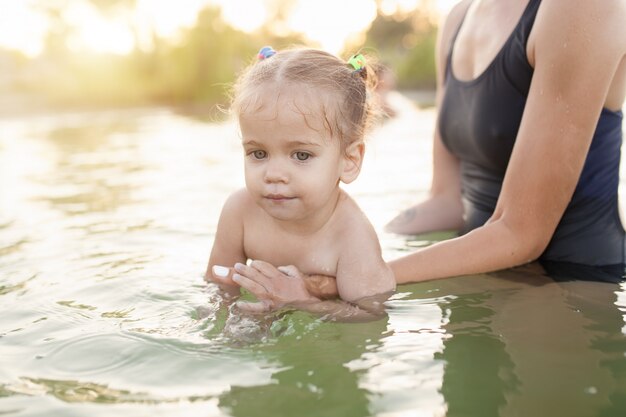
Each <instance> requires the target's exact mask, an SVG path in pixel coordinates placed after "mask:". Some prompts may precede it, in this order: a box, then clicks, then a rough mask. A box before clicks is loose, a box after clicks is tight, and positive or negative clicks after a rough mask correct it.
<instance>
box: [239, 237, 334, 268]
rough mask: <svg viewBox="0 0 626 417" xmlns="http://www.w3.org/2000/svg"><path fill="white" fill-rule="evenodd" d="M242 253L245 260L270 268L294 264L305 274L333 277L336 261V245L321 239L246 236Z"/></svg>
mask: <svg viewBox="0 0 626 417" xmlns="http://www.w3.org/2000/svg"><path fill="white" fill-rule="evenodd" d="M244 251H245V254H246V256H247V257H248V258H249V259H254V260H261V261H265V262H269V263H271V264H272V265H274V266H286V265H295V266H296V267H297V268H298V269H299V270H300V271H301V272H303V273H306V274H320V275H329V276H336V275H337V263H338V260H339V257H338V254H339V251H338V250H337V247H336V245H335V244H334V243H333V242H330V241H327V240H325V239H314V238H310V239H306V238H305V239H301V238H293V237H286V236H267V235H262V234H259V233H248V234H246V237H245V238H244Z"/></svg>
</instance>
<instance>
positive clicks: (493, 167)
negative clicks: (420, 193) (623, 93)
mask: <svg viewBox="0 0 626 417" xmlns="http://www.w3.org/2000/svg"><path fill="white" fill-rule="evenodd" d="M540 3H541V0H530V1H529V3H528V5H527V6H526V9H525V10H524V13H523V15H522V17H521V18H520V21H519V22H518V24H517V26H516V27H515V29H514V31H513V33H512V34H511V35H510V37H509V38H508V40H507V41H506V43H505V44H504V46H503V47H502V49H501V50H500V52H499V53H498V55H496V57H495V59H494V60H493V62H491V64H490V65H489V66H488V67H487V69H486V70H485V71H484V72H483V73H482V74H481V75H479V76H478V77H477V78H476V79H474V80H471V81H460V80H458V79H456V78H455V76H454V74H453V73H452V61H451V57H452V51H453V48H454V43H455V41H456V37H457V35H458V31H459V29H460V26H461V25H462V23H461V25H459V29H457V32H456V34H455V36H454V39H453V40H452V44H451V45H452V46H451V47H450V51H449V53H448V57H447V70H446V78H445V87H446V88H445V94H444V97H443V102H442V106H441V112H440V115H439V130H440V133H441V137H442V140H443V143H444V144H445V146H446V147H447V148H448V150H449V151H450V152H452V153H453V154H454V155H455V156H457V157H458V158H459V160H460V164H461V166H460V167H461V186H462V198H463V205H464V209H465V213H464V219H465V230H464V231H465V232H467V231H470V230H472V229H474V228H476V227H479V226H481V225H483V224H484V223H485V222H486V221H487V220H488V219H489V217H490V216H491V215H492V213H493V211H494V209H495V206H496V201H497V199H498V196H499V195H500V189H501V187H502V181H503V179H504V174H505V171H506V168H507V165H508V162H509V158H510V156H511V151H512V149H513V144H514V143H515V138H516V136H517V131H518V129H519V126H520V122H521V119H522V113H523V112H524V106H525V105H526V98H527V96H528V91H529V88H530V82H531V80H532V77H533V68H532V67H531V65H530V63H529V62H528V58H527V56H526V44H527V41H528V36H529V34H530V31H531V29H532V26H533V23H534V21H535V16H536V14H537V9H538V8H539V5H540ZM622 119H623V115H622V112H620V111H618V112H614V111H610V110H607V109H603V110H602V113H601V115H600V118H599V120H598V124H597V127H596V130H595V132H594V135H593V140H592V142H591V148H590V149H589V153H588V155H587V159H586V161H585V165H584V168H583V170H582V174H581V176H580V179H579V181H578V184H577V186H576V190H575V191H574V195H573V196H572V199H571V201H570V203H569V204H568V206H567V208H566V210H565V213H564V214H563V217H562V219H561V221H560V222H559V224H558V226H557V229H556V231H555V233H554V236H553V237H552V240H551V241H550V244H549V245H548V247H547V249H546V250H545V252H544V253H543V254H542V255H541V258H540V259H542V260H548V261H560V262H571V263H577V264H584V265H616V264H623V263H624V228H623V226H622V223H621V221H620V219H619V214H618V202H617V190H618V185H619V162H620V147H621V144H622Z"/></svg>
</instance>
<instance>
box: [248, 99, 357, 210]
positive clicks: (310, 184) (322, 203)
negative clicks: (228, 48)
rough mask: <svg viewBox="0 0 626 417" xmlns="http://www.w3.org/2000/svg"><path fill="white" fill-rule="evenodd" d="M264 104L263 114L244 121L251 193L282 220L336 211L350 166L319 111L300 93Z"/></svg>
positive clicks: (251, 113) (257, 112)
mask: <svg viewBox="0 0 626 417" xmlns="http://www.w3.org/2000/svg"><path fill="white" fill-rule="evenodd" d="M262 101H263V103H262V104H263V105H262V107H261V109H260V110H259V111H256V112H249V113H247V114H244V115H241V116H240V117H239V123H240V127H241V134H242V144H243V148H244V153H245V178H246V187H247V188H248V191H249V192H250V193H251V194H252V196H253V198H254V199H255V200H256V202H257V204H258V205H259V206H261V207H262V208H263V209H264V210H265V212H267V213H268V214H269V215H270V216H272V217H273V218H275V219H279V220H287V221H306V220H307V219H311V218H314V216H318V215H319V214H320V213H323V212H325V211H327V210H329V209H330V210H331V211H332V209H333V208H334V204H335V203H336V198H337V195H338V194H337V193H338V192H339V187H338V184H339V181H340V179H341V174H342V172H343V167H344V162H345V161H344V157H343V153H342V151H341V147H340V142H339V139H338V138H335V137H331V136H330V135H329V133H328V131H327V130H326V129H325V128H324V126H323V124H322V120H321V117H320V115H319V114H317V113H319V110H317V109H319V108H320V106H317V105H313V106H312V105H311V102H310V99H309V98H307V97H306V95H301V94H298V91H297V89H296V90H295V91H294V90H293V89H292V90H290V91H286V92H285V91H283V92H282V93H281V95H280V97H279V98H278V100H277V99H276V97H274V96H272V97H270V98H268V99H263V100H262ZM305 115H306V116H305ZM331 206H332V207H331Z"/></svg>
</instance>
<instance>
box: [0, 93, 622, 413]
mask: <svg viewBox="0 0 626 417" xmlns="http://www.w3.org/2000/svg"><path fill="white" fill-rule="evenodd" d="M395 100H396V101H397V102H396V103H395V104H396V105H397V106H398V108H399V110H400V111H399V112H398V113H399V115H398V117H397V118H395V119H392V120H389V121H387V122H386V124H385V125H384V126H383V127H382V128H381V129H379V131H378V132H376V133H375V135H374V137H373V138H372V139H371V141H370V143H369V147H368V153H367V156H366V161H365V166H364V170H363V173H362V176H361V178H360V179H359V180H358V181H356V182H355V183H353V184H350V185H349V186H348V187H346V188H347V189H348V191H349V192H350V193H351V194H353V195H354V196H355V197H356V199H357V200H358V202H359V203H360V204H361V206H362V207H363V208H364V210H365V211H366V213H367V214H368V216H369V217H370V218H371V219H372V222H373V223H374V226H375V227H376V228H377V230H379V231H381V232H380V237H381V242H382V245H383V250H384V255H385V256H386V257H387V258H392V257H395V256H398V255H399V254H401V253H403V252H406V251H409V250H415V248H418V247H421V246H425V245H428V244H430V243H432V242H433V241H436V240H440V239H444V238H447V237H449V234H429V235H424V236H418V237H415V238H411V239H408V240H406V239H402V238H398V237H396V236H391V235H387V234H384V233H382V226H383V224H384V223H385V222H386V221H387V220H388V219H389V218H390V217H391V216H392V215H393V213H395V212H396V211H397V210H398V209H399V208H400V207H404V206H406V205H408V204H410V203H412V202H414V201H415V200H417V199H419V198H420V197H421V196H423V195H424V193H425V192H426V190H427V188H428V186H429V171H430V164H431V162H430V136H431V133H432V132H431V131H432V127H433V123H434V115H433V113H432V111H429V110H422V111H418V110H416V109H415V108H413V107H412V106H411V105H410V103H407V102H405V101H404V100H403V99H402V98H401V97H395ZM399 158H403V159H402V161H403V163H398V162H399V161H400V159H399ZM241 162H242V161H241V151H240V149H239V144H238V139H237V132H236V128H235V126H234V125H233V124H232V123H230V122H220V123H208V122H206V121H203V120H198V119H193V118H188V117H185V116H184V115H178V114H175V113H173V112H170V111H169V110H167V109H143V110H132V111H131V110H125V111H110V112H99V113H84V114H60V115H54V116H30V117H26V118H21V119H6V120H2V121H0V173H1V175H0V306H2V307H1V313H2V314H0V414H2V415H15V416H41V415H81V416H82V415H84V416H87V415H88V416H110V415H119V416H136V415H163V416H180V415H185V416H194V415H197V416H203V417H205V416H235V417H237V416H255V417H256V416H260V417H262V416H282V415H284V416H292V415H297V416H370V415H371V416H374V415H376V416H409V415H410V416H414V415H418V416H442V415H448V416H480V417H484V416H561V415H566V416H596V415H597V416H623V415H626V337H625V336H624V334H625V333H626V330H625V324H624V319H623V317H624V313H625V312H626V291H624V288H623V286H622V284H617V283H610V282H609V283H595V282H588V281H587V282H586V281H584V280H582V279H584V278H585V277H588V276H589V275H588V274H590V273H595V272H593V271H588V270H585V269H581V268H578V267H574V268H572V267H571V265H570V266H567V265H548V264H544V265H539V264H532V265H527V266H524V267H520V268H515V269H512V270H508V271H503V272H498V273H494V274H488V275H479V276H472V277H462V278H455V279H450V280H443V281H437V282H428V283H422V284H413V285H407V286H403V287H401V288H399V291H398V293H397V294H395V295H394V297H392V299H391V300H389V301H388V302H387V312H388V315H387V316H386V317H385V318H384V319H382V320H378V321H375V322H371V323H358V324H345V323H328V322H323V321H320V320H317V319H315V318H313V317H310V316H308V315H307V314H304V313H299V312H280V313H277V314H274V315H270V316H266V317H251V316H244V315H241V314H239V313H238V312H237V311H235V310H232V306H231V305H230V304H229V302H228V300H223V299H221V298H220V297H219V296H218V295H217V294H216V292H215V289H214V288H212V287H210V286H207V285H205V284H204V283H203V282H202V279H201V276H202V274H203V272H204V267H205V263H206V261H207V257H208V253H209V250H210V247H211V243H212V239H213V236H214V232H215V227H216V224H217V219H218V215H219V211H220V209H221V205H222V203H223V201H224V200H225V198H226V196H227V195H228V194H229V193H230V192H232V191H233V190H235V189H236V188H238V187H241V186H242V185H243V173H242V169H241V166H242V164H241ZM610 272H611V271H609V273H610ZM602 273H607V271H603V272H602ZM618 274H619V272H618ZM572 278H578V280H572ZM581 278H582V279H581ZM609 281H610V280H609Z"/></svg>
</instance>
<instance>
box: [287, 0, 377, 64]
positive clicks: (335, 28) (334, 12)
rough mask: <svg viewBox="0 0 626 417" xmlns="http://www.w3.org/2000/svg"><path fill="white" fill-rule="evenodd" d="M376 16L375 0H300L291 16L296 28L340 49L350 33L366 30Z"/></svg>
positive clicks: (333, 50)
mask: <svg viewBox="0 0 626 417" xmlns="http://www.w3.org/2000/svg"><path fill="white" fill-rule="evenodd" d="M375 17H376V2H375V1H374V0H343V1H336V0H317V1H300V2H298V4H297V5H296V7H295V9H294V11H293V14H292V15H291V17H290V19H289V25H290V26H291V28H292V29H293V30H295V31H298V32H301V33H304V34H306V35H307V36H308V37H309V38H310V39H311V40H313V41H316V42H319V44H320V45H321V47H322V49H325V50H327V51H328V52H331V53H338V52H339V51H341V49H342V48H343V46H344V42H345V40H346V39H347V38H348V36H350V35H352V34H355V33H358V32H361V31H363V30H365V29H366V28H367V27H368V26H369V25H370V24H371V23H372V21H373V20H374V18H375Z"/></svg>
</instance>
